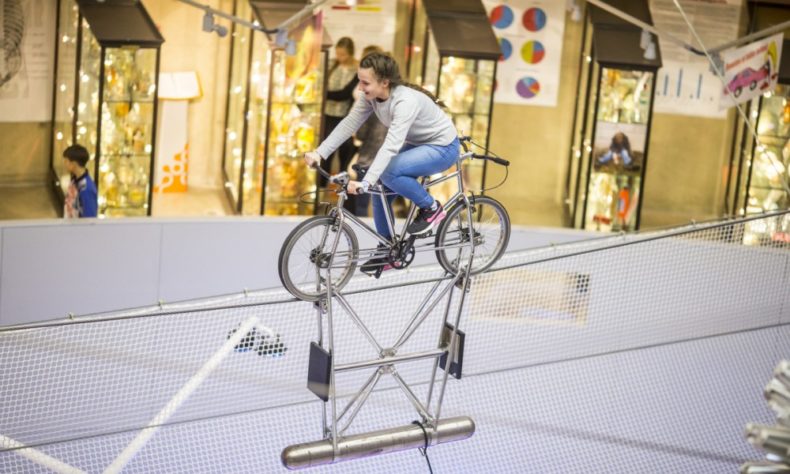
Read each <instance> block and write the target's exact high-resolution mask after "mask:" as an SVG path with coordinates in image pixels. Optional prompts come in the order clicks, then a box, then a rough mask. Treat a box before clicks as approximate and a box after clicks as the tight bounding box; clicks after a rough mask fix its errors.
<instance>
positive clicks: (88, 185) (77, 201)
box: [63, 145, 99, 219]
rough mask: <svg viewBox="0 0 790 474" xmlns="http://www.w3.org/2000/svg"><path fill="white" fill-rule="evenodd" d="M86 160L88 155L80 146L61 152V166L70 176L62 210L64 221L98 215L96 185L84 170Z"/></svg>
mask: <svg viewBox="0 0 790 474" xmlns="http://www.w3.org/2000/svg"><path fill="white" fill-rule="evenodd" d="M88 160H90V155H89V154H88V150H86V149H85V147H84V146H82V145H71V146H70V147H68V148H66V149H65V150H63V165H64V167H65V168H66V171H68V172H69V174H70V175H71V182H70V183H69V189H68V191H66V202H65V205H64V209H63V217H65V218H66V219H70V218H75V217H96V216H97V214H98V207H99V206H98V202H97V198H96V185H95V184H94V183H93V180H92V179H91V176H90V174H88V170H87V168H85V167H86V166H87V165H88Z"/></svg>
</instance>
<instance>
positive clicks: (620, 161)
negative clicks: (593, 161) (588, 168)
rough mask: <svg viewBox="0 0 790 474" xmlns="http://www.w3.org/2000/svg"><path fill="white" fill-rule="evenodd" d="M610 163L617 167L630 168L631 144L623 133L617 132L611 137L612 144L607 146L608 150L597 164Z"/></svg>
mask: <svg viewBox="0 0 790 474" xmlns="http://www.w3.org/2000/svg"><path fill="white" fill-rule="evenodd" d="M609 161H612V162H613V163H615V164H617V165H623V166H626V167H628V166H631V162H632V161H633V160H632V159H631V142H630V141H629V140H628V137H627V136H626V134H625V133H623V132H617V133H615V134H614V136H613V137H612V143H611V145H609V150H607V151H606V153H604V154H603V155H602V156H601V157H600V158H598V163H599V164H604V163H608V162H609Z"/></svg>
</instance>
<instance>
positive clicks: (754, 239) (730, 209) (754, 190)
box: [725, 3, 790, 245]
mask: <svg viewBox="0 0 790 474" xmlns="http://www.w3.org/2000/svg"><path fill="white" fill-rule="evenodd" d="M749 7H750V18H751V25H750V30H751V31H759V30H763V29H765V28H769V27H771V26H774V25H775V24H778V23H782V22H785V21H788V20H790V9H788V8H787V7H782V6H778V5H763V4H758V3H751V4H750V5H749ZM788 34H790V31H785V37H787V36H788ZM778 83H779V84H778V85H777V86H776V88H775V89H774V90H771V91H768V92H766V93H765V94H763V95H762V96H760V97H757V98H755V99H752V100H751V101H749V102H748V103H746V104H743V105H744V106H745V109H744V110H745V112H746V116H747V117H748V118H749V120H750V121H751V122H752V123H753V125H754V128H755V132H756V133H757V136H756V139H755V136H754V135H752V133H751V132H750V130H749V125H748V124H746V123H745V122H744V120H743V119H742V118H741V116H740V114H737V115H736V123H735V131H734V135H733V148H732V150H733V151H732V155H731V157H730V166H729V169H728V171H729V176H728V178H729V179H728V181H727V187H726V191H725V207H726V211H727V213H728V214H730V215H732V216H748V215H754V214H762V213H764V212H771V211H777V210H781V209H787V208H790V194H789V193H788V190H789V189H790V40H785V41H784V42H783V44H782V58H781V60H780V61H779V78H778ZM776 241H780V242H790V219H788V218H784V219H760V220H756V221H751V222H747V223H746V225H745V227H744V235H743V242H744V243H745V244H748V245H756V244H761V243H770V242H776Z"/></svg>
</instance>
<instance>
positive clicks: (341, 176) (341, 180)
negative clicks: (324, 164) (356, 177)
mask: <svg viewBox="0 0 790 474" xmlns="http://www.w3.org/2000/svg"><path fill="white" fill-rule="evenodd" d="M311 168H313V169H314V170H316V171H318V174H320V175H321V176H323V177H324V178H326V179H327V181H329V182H330V183H335V184H339V185H341V186H343V187H344V188H345V187H346V185H348V182H349V181H351V177H350V176H349V175H348V173H347V172H345V171H343V172H340V173H338V174H335V175H332V174H329V173H327V172H326V171H324V169H323V168H321V167H320V166H318V165H317V164H313V166H311Z"/></svg>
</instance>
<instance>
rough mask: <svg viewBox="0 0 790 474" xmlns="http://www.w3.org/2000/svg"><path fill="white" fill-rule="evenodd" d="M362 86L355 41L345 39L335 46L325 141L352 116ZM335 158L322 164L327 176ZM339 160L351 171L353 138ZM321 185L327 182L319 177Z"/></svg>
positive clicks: (343, 147)
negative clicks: (358, 85) (339, 125)
mask: <svg viewBox="0 0 790 474" xmlns="http://www.w3.org/2000/svg"><path fill="white" fill-rule="evenodd" d="M358 82H359V79H358V78H357V61H356V59H354V40H352V39H351V38H349V37H347V36H344V37H342V38H340V39H339V40H338V41H337V44H336V45H335V59H334V61H332V64H331V65H330V67H329V76H328V78H327V93H326V105H325V106H324V131H323V134H322V136H321V141H324V140H326V138H327V137H328V136H329V134H331V133H332V131H333V130H334V129H335V127H337V125H338V124H339V123H340V121H341V120H343V119H344V118H345V116H346V115H348V111H349V109H351V105H352V103H353V101H354V95H353V94H354V89H355V88H356V86H357V83H358ZM332 156H334V153H333V154H332ZM332 156H328V157H326V158H327V159H326V160H324V161H323V162H322V163H321V167H322V168H323V169H324V171H326V172H327V173H331V171H330V170H331V168H332V161H333V160H332ZM337 157H338V159H339V160H340V170H341V171H342V170H345V169H346V168H348V164H349V163H350V162H351V158H353V157H354V142H353V140H352V139H351V138H350V137H349V139H348V140H346V141H344V142H343V143H342V144H341V145H340V146H339V147H338V148H337ZM319 185H320V186H321V187H324V186H326V179H325V178H324V177H323V176H320V177H319Z"/></svg>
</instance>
